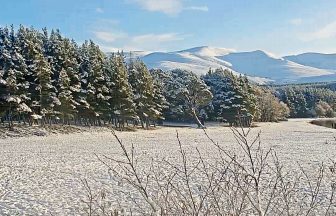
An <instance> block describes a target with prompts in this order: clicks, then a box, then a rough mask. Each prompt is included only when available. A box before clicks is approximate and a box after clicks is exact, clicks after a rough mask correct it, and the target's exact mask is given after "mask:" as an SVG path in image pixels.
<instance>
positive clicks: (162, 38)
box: [132, 33, 184, 44]
mask: <svg viewBox="0 0 336 216" xmlns="http://www.w3.org/2000/svg"><path fill="white" fill-rule="evenodd" d="M179 40H184V37H183V35H179V34H177V33H166V34H145V35H138V36H135V37H133V38H132V42H134V43H136V44H146V43H162V42H170V41H179Z"/></svg>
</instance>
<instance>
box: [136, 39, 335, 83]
mask: <svg viewBox="0 0 336 216" xmlns="http://www.w3.org/2000/svg"><path fill="white" fill-rule="evenodd" d="M133 55H134V56H136V57H139V58H141V59H142V60H143V61H144V62H145V63H146V64H147V66H148V67H149V68H160V69H163V70H172V69H175V68H181V69H186V70H191V71H193V72H194V73H196V74H199V75H201V74H205V73H206V72H207V71H208V70H209V68H213V69H215V68H219V67H222V68H224V69H230V70H232V71H233V73H235V74H245V75H247V76H248V77H249V78H250V79H251V80H253V81H255V82H259V83H270V82H274V83H301V82H315V81H316V82H320V81H321V82H323V81H330V80H336V54H319V53H305V54H302V55H297V56H286V57H283V58H281V57H276V56H274V55H272V54H269V53H267V52H265V51H262V50H256V51H251V52H237V51H235V50H232V49H226V48H216V47H208V46H202V47H194V48H191V49H186V50H181V51H174V52H151V53H145V52H135V53H134V54H133Z"/></svg>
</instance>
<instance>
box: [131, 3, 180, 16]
mask: <svg viewBox="0 0 336 216" xmlns="http://www.w3.org/2000/svg"><path fill="white" fill-rule="evenodd" d="M129 1H130V2H135V3H137V4H138V5H140V7H141V8H142V9H145V10H148V11H158V12H163V13H165V14H169V15H175V14H178V13H180V12H181V11H182V10H183V3H182V1H183V0H129Z"/></svg>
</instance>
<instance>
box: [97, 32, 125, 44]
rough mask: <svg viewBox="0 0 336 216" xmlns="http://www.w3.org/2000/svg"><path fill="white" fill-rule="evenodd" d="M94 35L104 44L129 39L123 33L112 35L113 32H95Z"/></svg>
mask: <svg viewBox="0 0 336 216" xmlns="http://www.w3.org/2000/svg"><path fill="white" fill-rule="evenodd" d="M94 35H95V36H96V37H97V38H98V39H100V40H102V41H104V42H114V41H116V40H117V39H121V38H125V37H127V35H126V34H125V33H122V32H116V33H112V32H106V31H96V32H94Z"/></svg>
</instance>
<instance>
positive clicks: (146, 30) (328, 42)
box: [0, 0, 336, 56]
mask: <svg viewBox="0 0 336 216" xmlns="http://www.w3.org/2000/svg"><path fill="white" fill-rule="evenodd" d="M0 10H1V13H0V26H6V25H11V24H14V26H15V27H18V26H19V25H20V24H23V25H25V26H33V27H34V28H37V29H42V28H43V27H47V28H48V29H59V30H60V31H61V33H62V34H63V35H64V36H66V37H70V38H73V39H75V40H76V41H77V42H79V43H81V42H84V41H85V40H87V39H92V40H93V41H95V42H96V43H98V44H99V45H100V47H101V48H102V49H103V50H104V51H116V50H125V51H136V50H139V51H176V50H183V49H187V48H191V47H197V46H212V47H223V48H230V49H235V50H237V51H252V50H264V51H267V52H270V53H273V54H274V55H277V56H284V55H289V54H298V53H303V52H323V53H336V1H335V0H0Z"/></svg>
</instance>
